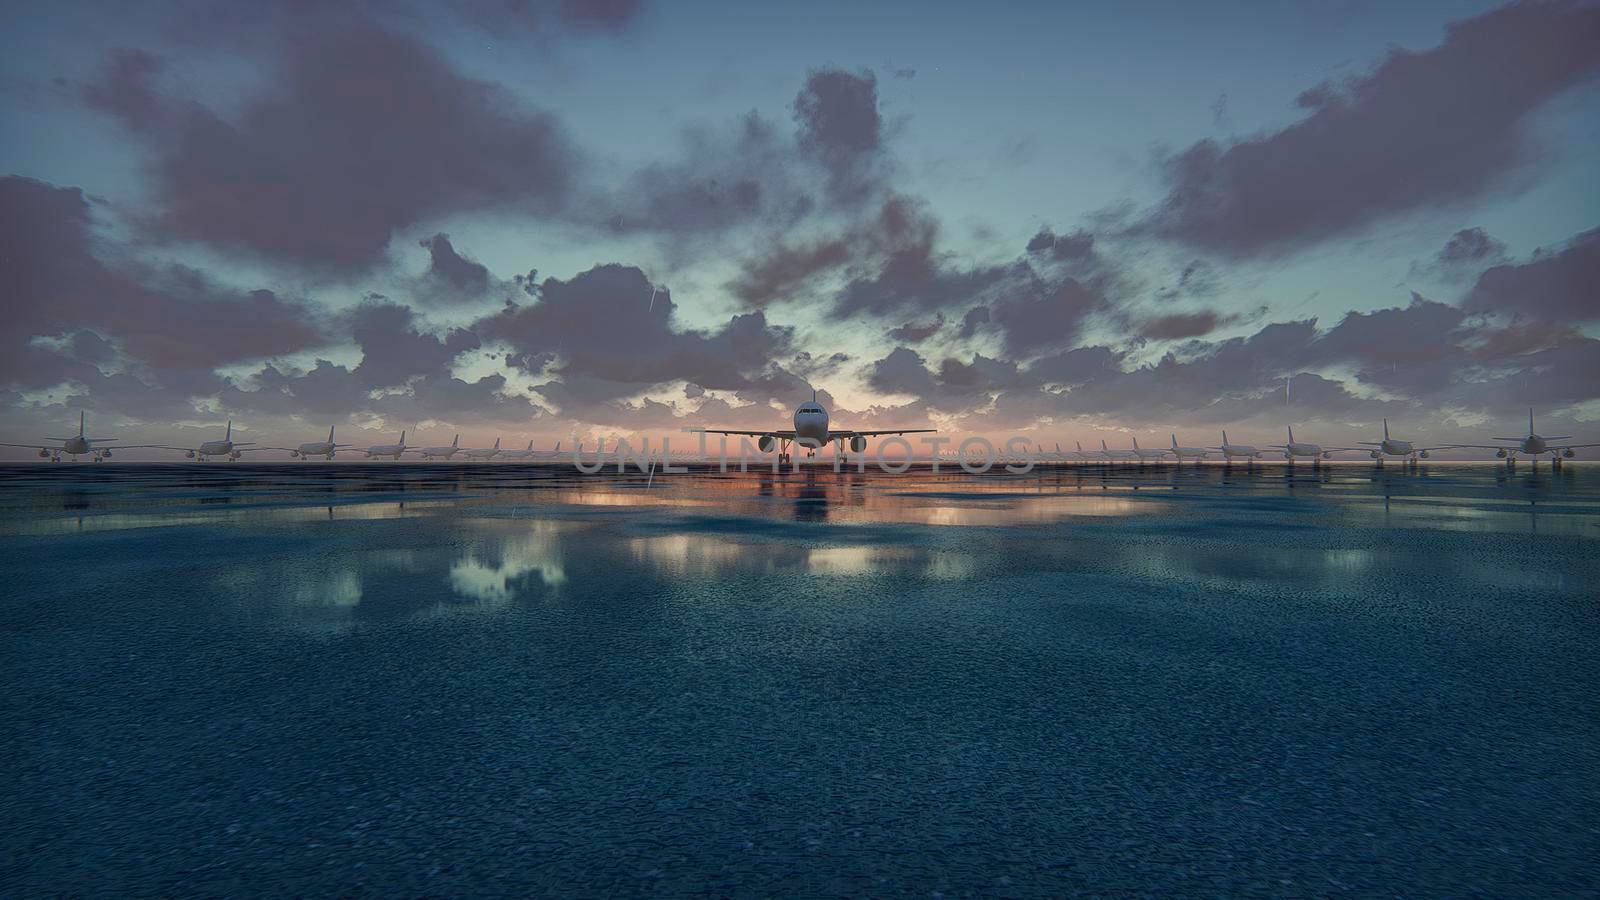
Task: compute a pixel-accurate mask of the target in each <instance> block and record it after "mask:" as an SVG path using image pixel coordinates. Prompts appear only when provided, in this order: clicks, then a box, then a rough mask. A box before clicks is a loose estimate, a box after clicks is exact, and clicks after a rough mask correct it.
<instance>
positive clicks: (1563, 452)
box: [1561, 447, 1578, 459]
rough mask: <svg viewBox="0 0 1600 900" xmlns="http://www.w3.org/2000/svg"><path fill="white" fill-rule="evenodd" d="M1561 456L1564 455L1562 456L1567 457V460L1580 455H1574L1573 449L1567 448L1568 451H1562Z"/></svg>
mask: <svg viewBox="0 0 1600 900" xmlns="http://www.w3.org/2000/svg"><path fill="white" fill-rule="evenodd" d="M1561 455H1562V456H1565V457H1566V458H1567V459H1571V458H1573V457H1574V456H1577V455H1578V454H1576V453H1573V452H1572V448H1571V447H1568V448H1567V449H1565V450H1563V451H1561Z"/></svg>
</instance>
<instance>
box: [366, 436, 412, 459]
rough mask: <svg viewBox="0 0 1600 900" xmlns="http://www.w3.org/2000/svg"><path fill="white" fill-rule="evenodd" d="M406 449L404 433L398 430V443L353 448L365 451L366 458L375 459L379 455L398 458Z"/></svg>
mask: <svg viewBox="0 0 1600 900" xmlns="http://www.w3.org/2000/svg"><path fill="white" fill-rule="evenodd" d="M406 449H407V448H406V433H405V432H404V431H402V432H400V443H398V444H373V445H372V446H371V447H368V448H367V449H365V450H360V449H355V450H354V452H356V453H365V454H366V455H367V459H377V458H378V457H380V456H389V457H393V458H394V459H399V458H400V457H401V456H402V455H403V454H404V453H405V452H406Z"/></svg>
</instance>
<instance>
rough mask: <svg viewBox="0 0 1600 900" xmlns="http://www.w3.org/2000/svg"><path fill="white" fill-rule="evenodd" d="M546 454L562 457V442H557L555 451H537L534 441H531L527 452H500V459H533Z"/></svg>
mask: <svg viewBox="0 0 1600 900" xmlns="http://www.w3.org/2000/svg"><path fill="white" fill-rule="evenodd" d="M545 453H548V454H549V455H550V456H552V457H555V456H560V455H561V442H560V441H556V448H555V449H554V450H535V449H533V441H529V442H528V449H526V450H502V451H500V457H501V458H502V459H531V458H532V457H534V456H538V455H541V454H545Z"/></svg>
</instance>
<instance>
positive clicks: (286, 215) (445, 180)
mask: <svg viewBox="0 0 1600 900" xmlns="http://www.w3.org/2000/svg"><path fill="white" fill-rule="evenodd" d="M318 25H319V27H315V28H303V29H286V30H285V31H284V33H283V36H282V38H281V40H279V41H278V42H277V43H276V44H275V45H274V46H275V49H276V51H277V57H276V59H275V60H274V72H275V81H273V82H272V83H271V84H270V85H269V86H268V87H266V88H265V89H263V90H262V91H261V92H260V93H258V94H257V95H256V96H254V97H253V98H252V99H249V100H247V101H246V102H245V103H244V104H243V105H242V107H241V108H239V109H237V110H230V111H228V112H227V113H226V114H224V113H219V112H216V111H213V110H211V109H208V108H206V107H204V106H202V105H201V104H200V103H198V102H197V101H194V100H190V99H186V98H184V97H181V96H174V95H168V94H165V93H163V92H162V91H161V90H160V88H159V86H158V84H157V81H158V79H159V76H160V75H161V72H162V64H161V61H160V60H159V59H157V58H155V57H153V56H150V55H149V54H145V53H141V52H139V51H122V52H119V53H116V54H113V55H112V57H111V58H110V60H109V61H108V63H107V66H106V69H105V70H104V72H103V73H102V75H101V77H100V78H99V79H98V80H97V81H94V82H92V83H90V84H88V85H86V86H85V87H84V88H83V92H82V95H83V98H84V100H85V102H87V103H88V104H89V105H90V106H92V107H94V108H96V109H99V110H102V111H104V112H105V113H107V114H109V115H111V116H113V117H114V118H116V119H117V120H118V121H120V122H121V123H122V124H123V126H124V127H125V128H126V129H127V131H128V132H129V134H130V135H131V136H133V137H134V138H136V139H137V140H139V141H140V142H141V143H143V144H144V145H145V146H146V147H147V148H148V149H149V151H150V152H151V154H152V159H151V163H150V167H149V172H150V181H151V186H152V188H153V189H154V194H155V202H156V206H157V208H156V211H155V213H154V214H153V215H152V216H151V217H150V220H149V223H148V224H149V225H150V227H152V228H153V229H155V230H156V231H157V232H158V233H160V234H162V235H164V236H166V237H169V238H173V239H179V240H192V241H199V242H202V243H206V244H210V245H213V246H216V247H219V248H222V249H225V250H229V251H234V252H240V253H245V254H250V255H254V256H260V257H263V258H267V259H272V260H277V261H281V262H288V263H295V264H299V265H304V266H312V267H316V268H319V269H323V270H328V271H332V272H336V273H351V272H355V271H358V270H361V269H364V268H367V267H370V266H371V265H373V264H374V263H376V262H378V261H379V260H381V259H382V258H383V257H384V254H385V250H386V248H387V247H388V243H389V239H390V237H391V236H392V235H393V234H394V232H396V231H397V230H399V229H403V228H406V227H409V226H412V225H415V224H417V223H419V222H422V221H424V220H427V219H431V218H435V217H439V216H444V215H448V214H451V213H456V212H460V211H463V210H470V209H480V208H485V207H491V208H517V209H522V210H528V211H533V212H536V213H552V212H554V211H556V210H559V208H560V207H561V205H562V203H563V201H564V200H565V198H566V197H567V195H568V193H569V191H570V189H571V187H572V184H573V182H574V179H575V177H576V172H577V169H578V163H577V158H576V154H575V153H574V151H573V150H572V148H571V146H570V145H569V142H568V140H567V138H566V136H565V134H564V132H563V131H562V129H561V127H560V125H559V124H558V123H557V122H556V120H555V119H554V118H553V117H551V116H550V115H548V114H546V113H541V112H537V111H534V110H530V109H527V108H525V107H524V106H523V104H522V103H521V102H520V101H519V100H518V99H517V98H516V97H515V96H513V95H511V94H510V93H508V92H506V91H504V90H502V89H501V88H499V87H498V86H496V85H493V84H489V83H487V82H483V81H477V80H474V79H471V78H467V77H465V76H463V75H461V74H460V73H459V72H457V71H456V70H455V69H454V68H452V67H451V66H450V65H449V64H448V63H447V62H446V61H445V60H444V59H443V58H442V57H440V55H439V54H438V53H436V52H435V51H434V50H432V49H431V48H429V47H427V46H425V45H424V44H422V43H421V42H419V41H417V40H415V39H414V38H411V37H408V36H405V35H402V34H398V33H395V32H391V31H388V30H386V29H384V28H383V27H381V26H379V25H378V24H376V23H374V22H370V21H366V22H362V23H360V24H359V27H354V26H349V25H341V24H338V23H333V22H330V21H328V20H320V19H319V20H318Z"/></svg>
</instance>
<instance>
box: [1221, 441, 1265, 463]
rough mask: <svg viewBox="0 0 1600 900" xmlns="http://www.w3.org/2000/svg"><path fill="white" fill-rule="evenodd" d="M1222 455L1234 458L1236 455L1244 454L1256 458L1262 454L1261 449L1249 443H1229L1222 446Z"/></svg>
mask: <svg viewBox="0 0 1600 900" xmlns="http://www.w3.org/2000/svg"><path fill="white" fill-rule="evenodd" d="M1222 455H1223V456H1226V457H1228V458H1229V459H1232V458H1233V457H1235V456H1243V457H1248V458H1250V459H1254V458H1255V457H1257V456H1260V455H1261V451H1260V450H1257V449H1256V448H1254V447H1252V446H1250V445H1249V444H1229V445H1227V446H1225V447H1223V448H1222Z"/></svg>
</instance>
